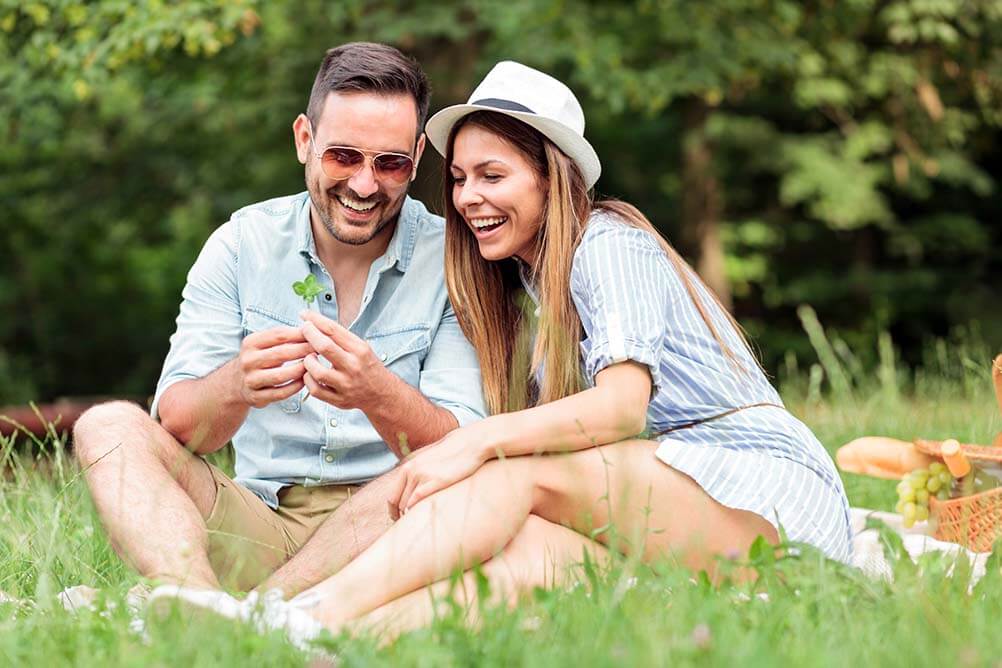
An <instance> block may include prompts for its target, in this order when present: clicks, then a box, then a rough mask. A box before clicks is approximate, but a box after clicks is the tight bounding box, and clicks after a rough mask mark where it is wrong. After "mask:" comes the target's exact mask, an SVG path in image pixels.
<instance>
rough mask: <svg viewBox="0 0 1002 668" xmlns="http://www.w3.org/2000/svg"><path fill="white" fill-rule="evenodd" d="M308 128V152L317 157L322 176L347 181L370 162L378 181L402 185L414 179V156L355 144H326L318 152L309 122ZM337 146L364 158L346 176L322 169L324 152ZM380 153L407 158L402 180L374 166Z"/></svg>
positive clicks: (332, 179) (415, 166) (415, 165)
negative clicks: (360, 146)
mask: <svg viewBox="0 0 1002 668" xmlns="http://www.w3.org/2000/svg"><path fill="white" fill-rule="evenodd" d="M308 128H309V133H310V145H311V146H312V147H313V148H312V149H311V150H310V153H312V154H313V155H314V156H315V157H316V158H317V160H319V161H320V170H321V171H322V172H323V173H324V176H326V177H327V178H329V179H330V180H331V181H347V180H348V179H350V178H351V177H353V176H355V175H356V174H358V173H359V172H360V171H362V169H363V168H364V167H365V166H366V165H370V164H371V165H372V174H373V176H374V177H375V178H376V179H378V180H380V181H389V182H390V183H394V184H395V185H403V184H405V183H407V182H408V181H411V180H413V179H414V173H415V171H416V170H417V164H416V163H415V161H414V156H411V155H407V154H406V153H396V152H394V151H368V150H366V149H364V148H358V147H356V146H341V145H332V146H327V147H325V148H324V150H322V151H319V152H318V151H317V143H316V141H315V140H314V139H313V124H312V123H309V124H308ZM338 148H341V149H348V150H349V151H358V152H359V153H361V154H362V157H363V158H365V159H364V160H363V161H362V162H361V163H359V165H358V169H356V170H355V171H354V172H352V173H351V174H349V175H348V176H342V177H339V178H335V177H333V176H331V175H330V174H328V173H327V170H326V169H324V154H325V153H327V151H329V150H331V149H338ZM382 155H390V156H393V157H394V158H407V159H408V160H409V161H410V163H411V168H410V169H409V170H408V175H407V177H406V178H404V179H403V180H402V181H399V182H397V181H396V180H395V179H393V178H390V177H388V176H386V175H385V174H384V173H383V172H381V171H380V170H379V169H378V168H377V167H376V159H377V158H378V157H379V156H382Z"/></svg>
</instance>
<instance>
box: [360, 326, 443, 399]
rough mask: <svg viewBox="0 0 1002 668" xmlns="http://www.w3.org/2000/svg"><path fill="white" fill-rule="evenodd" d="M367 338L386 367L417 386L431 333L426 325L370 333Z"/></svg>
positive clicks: (408, 382)
mask: <svg viewBox="0 0 1002 668" xmlns="http://www.w3.org/2000/svg"><path fill="white" fill-rule="evenodd" d="M367 340H368V342H369V345H370V346H371V347H372V351H373V352H374V353H375V354H376V357H377V358H379V361H380V362H382V363H383V364H384V365H385V366H386V368H388V369H389V370H390V371H392V372H393V373H395V374H396V375H398V376H400V378H402V379H403V380H404V382H406V383H407V384H408V385H411V386H413V387H417V386H418V383H419V382H420V380H421V365H422V363H423V362H424V358H425V357H426V356H427V354H428V348H429V346H430V345H431V334H430V330H429V328H428V327H427V326H424V325H417V326H415V327H411V328H407V329H403V330H397V331H393V332H385V333H378V334H375V333H370V334H369V337H368V339H367Z"/></svg>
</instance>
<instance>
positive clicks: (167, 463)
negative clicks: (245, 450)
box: [73, 401, 220, 589]
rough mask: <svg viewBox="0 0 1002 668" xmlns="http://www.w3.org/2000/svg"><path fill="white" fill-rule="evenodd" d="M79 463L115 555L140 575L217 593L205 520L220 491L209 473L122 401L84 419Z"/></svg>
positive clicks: (76, 436) (77, 437) (79, 426)
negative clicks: (209, 554)
mask: <svg viewBox="0 0 1002 668" xmlns="http://www.w3.org/2000/svg"><path fill="white" fill-rule="evenodd" d="M73 443H74V446H73V447H74V451H75V453H76V457H77V459H78V460H79V462H80V465H81V467H82V468H83V470H84V477H85V478H86V480H87V485H88V487H89V488H90V492H91V496H92V497H93V499H94V505H95V506H96V507H97V512H98V515H100V517H101V521H102V523H103V524H104V527H105V529H106V530H107V532H108V537H109V539H110V540H111V544H112V545H113V546H114V548H115V551H116V552H118V554H119V556H121V557H122V558H123V559H125V561H127V562H128V563H130V564H132V566H133V567H134V568H135V569H136V570H137V571H139V573H140V574H141V575H144V576H146V577H148V578H155V579H157V580H161V581H165V582H169V583H175V584H184V585H185V586H187V587H193V588H206V589H218V588H219V587H220V585H219V580H218V579H217V578H216V575H215V573H214V572H213V571H212V566H211V565H210V564H209V557H208V535H207V532H206V528H205V518H206V517H208V516H209V513H210V512H211V511H212V505H213V503H214V502H215V498H216V486H215V482H214V481H213V479H212V474H211V473H210V472H209V468H208V467H207V466H206V465H205V462H203V461H202V460H201V459H200V458H198V457H196V456H195V455H193V454H191V453H190V452H188V451H187V450H186V449H185V448H184V446H182V445H181V444H180V443H178V441H177V440H175V439H174V437H173V436H171V435H170V434H169V433H168V432H167V431H166V430H165V429H164V428H163V427H161V426H160V425H159V424H157V422H156V421H155V420H153V418H151V417H150V416H149V415H147V414H146V412H145V411H143V410H142V409H141V408H140V407H139V406H137V405H135V404H131V403H127V402H124V401H115V402H110V403H106V404H101V405H98V406H95V407H94V408H91V409H90V410H88V411H87V412H86V413H84V414H83V415H82V416H81V417H80V419H79V420H78V421H77V422H76V425H75V426H74V429H73Z"/></svg>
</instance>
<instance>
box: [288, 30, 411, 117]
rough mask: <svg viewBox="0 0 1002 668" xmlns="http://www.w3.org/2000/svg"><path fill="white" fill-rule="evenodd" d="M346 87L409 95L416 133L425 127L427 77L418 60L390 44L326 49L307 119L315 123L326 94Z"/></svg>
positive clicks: (372, 43)
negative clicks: (414, 110)
mask: <svg viewBox="0 0 1002 668" xmlns="http://www.w3.org/2000/svg"><path fill="white" fill-rule="evenodd" d="M346 91H353V92H364V93H383V94H385V93H402V94H406V95H410V96H411V97H413V98H414V103H415V106H416V107H417V128H418V134H419V135H420V134H421V131H422V130H423V129H424V121H425V119H426V118H427V116H428V100H429V98H430V97H431V91H430V89H429V87H428V77H427V76H425V73H424V70H422V69H421V65H419V64H418V62H417V60H415V59H414V58H411V57H410V56H405V55H404V54H403V53H401V52H400V51H398V50H397V49H395V48H393V47H392V46H387V45H386V44H376V43H374V42H351V43H349V44H342V45H341V46H338V47H335V48H333V49H330V50H329V51H327V55H326V56H324V61H323V62H322V63H321V64H320V71H319V72H317V78H316V79H314V81H313V90H312V91H310V103H309V105H308V106H307V107H306V116H307V118H309V119H310V122H311V123H313V124H314V125H316V124H317V122H318V121H319V119H320V114H321V112H322V111H323V107H324V102H325V101H326V100H327V96H328V95H330V94H331V93H340V92H346Z"/></svg>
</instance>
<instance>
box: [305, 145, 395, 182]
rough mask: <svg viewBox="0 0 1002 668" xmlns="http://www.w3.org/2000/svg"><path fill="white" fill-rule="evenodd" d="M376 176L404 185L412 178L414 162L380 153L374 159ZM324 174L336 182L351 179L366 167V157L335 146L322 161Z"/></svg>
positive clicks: (358, 152) (356, 150)
mask: <svg viewBox="0 0 1002 668" xmlns="http://www.w3.org/2000/svg"><path fill="white" fill-rule="evenodd" d="M372 164H373V167H375V169H376V175H377V176H378V177H379V178H381V179H387V180H388V181H392V182H394V183H398V184H399V183H403V182H404V181H406V180H407V179H409V178H410V177H411V172H412V171H413V170H414V161H413V160H411V159H410V158H409V157H407V156H406V155H397V154H396V153H380V154H379V155H377V156H376V157H374V158H373V159H372ZM321 165H322V166H323V170H324V174H326V175H327V176H328V178H331V179H333V180H335V181H342V180H344V179H349V178H351V177H352V176H354V175H355V174H357V173H358V170H360V169H362V166H363V165H365V155H364V154H363V153H362V152H361V151H359V150H358V149H355V148H351V147H348V146H333V147H331V148H328V149H327V150H326V151H324V155H323V158H322V159H321Z"/></svg>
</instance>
